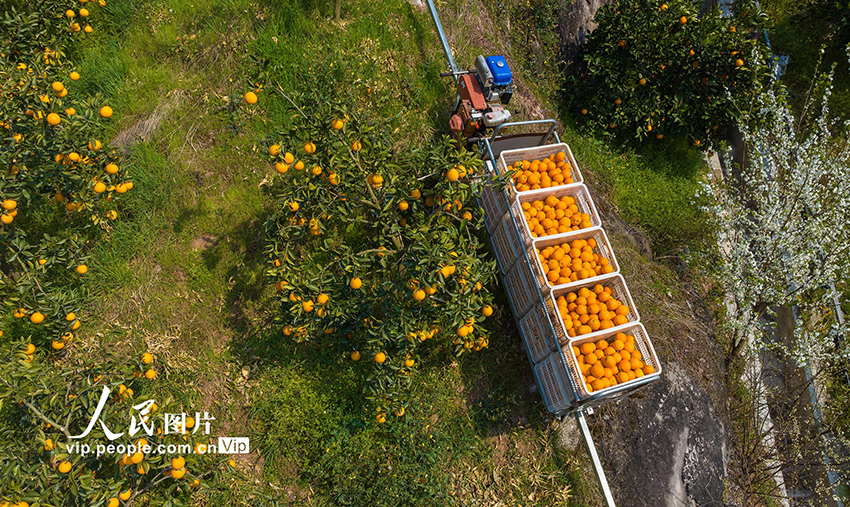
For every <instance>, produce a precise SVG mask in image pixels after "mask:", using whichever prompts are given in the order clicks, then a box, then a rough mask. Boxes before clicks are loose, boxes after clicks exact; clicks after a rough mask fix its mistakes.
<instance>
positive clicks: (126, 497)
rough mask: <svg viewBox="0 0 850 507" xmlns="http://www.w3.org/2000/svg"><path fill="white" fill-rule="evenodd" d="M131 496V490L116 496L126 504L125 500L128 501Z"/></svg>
mask: <svg viewBox="0 0 850 507" xmlns="http://www.w3.org/2000/svg"><path fill="white" fill-rule="evenodd" d="M132 494H133V492H132V491H131V490H129V489H128V490H127V491H124V492H123V493H120V494H119V495H118V498H120V499H121V500H124V501H125V502H126V501H127V500H129V499H130V496H131V495H132Z"/></svg>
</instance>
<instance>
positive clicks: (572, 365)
mask: <svg viewBox="0 0 850 507" xmlns="http://www.w3.org/2000/svg"><path fill="white" fill-rule="evenodd" d="M617 333H624V334H627V335H633V336H634V337H635V350H637V351H639V352H640V354H641V360H642V361H643V362H644V363H646V364H647V365H650V366H652V367H653V368H655V372H654V373H651V374H649V375H644V376H643V377H639V378H635V379H634V380H629V381H628V382H623V383H621V384H617V385H616V386H611V387H606V388H605V389H600V390H599V391H593V392H588V390H587V386H586V385H585V383H584V378H583V377H582V374H581V369H580V367H579V364H578V360H577V358H576V356H575V354H574V353H573V351H572V347H581V344H582V343H587V342H594V343H595V342H597V341H599V340H605V341H607V342H609V343H610V342H613V340H612V339H611V338H613V337H614V335H616V334H617ZM563 354H564V357H565V358H566V360H567V366H568V371H569V375H570V377H571V378H572V382H573V385H574V386H576V391H577V394H578V396H579V398H587V397H589V396H591V395H594V396H596V395H601V394H604V393H611V394H616V393H620V392H622V391H624V390H629V389H628V387H629V386H630V385H634V384H635V383H636V382H637V381H639V380H642V381H643V382H646V381H647V380H650V381H651V380H654V379H656V378H658V377H660V376H661V363H660V362H659V361H658V355H656V353H655V348H654V347H653V346H652V342H651V341H650V339H649V335H648V334H647V332H646V328H644V327H643V324H641V323H639V322H636V323H634V324H628V325H626V326H623V327H622V328H621V329H619V330H615V329H613V328H612V329H606V330H605V331H598V332H596V333H591V334H588V335H585V336H582V337H578V338H574V339H572V340H570V341H569V343H568V344H566V345H564V346H563Z"/></svg>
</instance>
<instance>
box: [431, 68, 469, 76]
mask: <svg viewBox="0 0 850 507" xmlns="http://www.w3.org/2000/svg"><path fill="white" fill-rule="evenodd" d="M464 74H478V69H470V70H458V71H455V72H440V77H455V76H462V75H464Z"/></svg>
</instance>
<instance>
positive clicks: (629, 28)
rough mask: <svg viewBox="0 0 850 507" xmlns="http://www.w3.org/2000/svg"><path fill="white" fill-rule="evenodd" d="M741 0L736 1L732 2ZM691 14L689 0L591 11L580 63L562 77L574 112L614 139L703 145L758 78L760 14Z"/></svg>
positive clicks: (641, 1) (623, 2) (730, 120)
mask: <svg viewBox="0 0 850 507" xmlns="http://www.w3.org/2000/svg"><path fill="white" fill-rule="evenodd" d="M738 4H741V5H738ZM744 4H747V2H736V6H737V9H738V11H737V14H738V15H737V16H736V17H721V15H720V13H719V11H717V10H716V9H715V10H712V11H709V12H705V13H703V14H702V15H701V16H698V15H697V12H698V9H699V4H698V3H695V2H692V1H690V0H667V1H665V0H618V1H615V2H614V3H612V4H611V5H609V6H606V7H603V8H602V9H600V10H599V12H598V14H597V15H596V18H595V21H596V22H597V23H598V24H599V26H598V28H597V29H596V30H594V31H593V32H592V33H591V34H590V36H589V37H588V40H587V44H586V45H585V46H584V48H583V60H584V66H585V68H584V69H582V72H581V74H580V75H578V76H573V77H571V78H569V79H568V80H567V87H566V88H565V92H566V95H567V96H568V97H569V101H570V104H571V107H572V109H573V110H574V111H575V112H576V113H577V116H578V117H579V118H580V120H581V121H582V122H584V123H586V124H588V125H592V126H593V127H595V128H598V129H600V130H603V131H605V132H608V133H612V134H614V135H618V136H621V137H635V138H637V139H639V140H643V139H646V138H655V139H662V138H664V136H674V137H680V138H687V139H688V140H689V141H690V142H692V144H694V145H695V146H699V147H707V146H708V145H710V144H711V143H712V142H716V141H717V140H718V139H719V136H720V135H721V134H722V132H723V131H724V129H726V128H727V127H729V126H731V125H734V124H736V123H737V122H738V121H739V119H740V118H741V117H742V115H744V114H745V113H746V111H747V110H748V109H749V103H750V99H751V98H752V97H753V96H754V95H755V94H756V93H757V92H758V90H759V88H760V87H761V86H762V84H763V83H764V82H765V80H766V78H767V66H766V65H765V63H764V62H765V61H766V58H765V54H764V53H765V48H764V47H763V45H762V44H760V43H759V42H758V41H757V34H753V33H752V29H753V27H757V26H759V25H761V24H763V21H764V16H763V15H762V14H761V13H760V12H758V11H757V10H755V9H751V8H748V7H747V5H744Z"/></svg>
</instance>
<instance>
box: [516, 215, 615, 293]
mask: <svg viewBox="0 0 850 507" xmlns="http://www.w3.org/2000/svg"><path fill="white" fill-rule="evenodd" d="M528 258H529V259H530V261H531V267H532V271H533V273H534V276H535V278H536V279H537V286H538V287H541V288H562V287H564V286H570V285H574V284H577V283H579V282H587V283H589V282H594V281H597V280H598V279H599V277H602V276H605V275H610V274H613V273H618V272H619V271H620V266H619V264H617V258H616V257H615V256H614V251H613V250H612V249H611V243H610V242H609V241H608V235H607V234H605V231H604V230H602V228H600V227H593V228H590V229H586V230H583V231H579V232H576V233H572V234H567V235H560V236H553V237H547V238H542V239H536V240H534V242H533V243H532V245H531V246H530V247H529V248H528Z"/></svg>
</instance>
